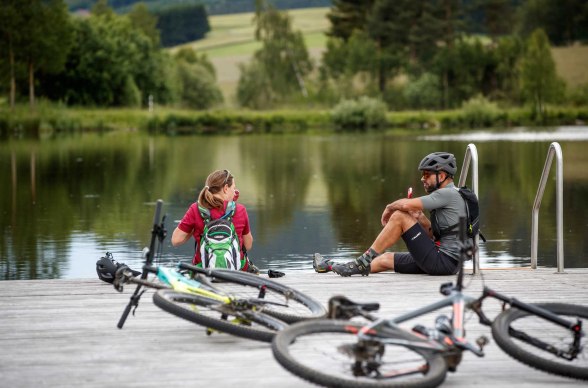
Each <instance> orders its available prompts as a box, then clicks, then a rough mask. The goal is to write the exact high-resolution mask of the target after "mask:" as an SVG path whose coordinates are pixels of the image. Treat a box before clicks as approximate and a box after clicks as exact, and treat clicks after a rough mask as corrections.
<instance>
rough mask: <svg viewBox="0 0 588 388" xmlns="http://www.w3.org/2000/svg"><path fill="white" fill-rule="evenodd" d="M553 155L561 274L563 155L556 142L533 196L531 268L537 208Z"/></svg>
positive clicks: (534, 260)
mask: <svg viewBox="0 0 588 388" xmlns="http://www.w3.org/2000/svg"><path fill="white" fill-rule="evenodd" d="M554 155H555V157H556V160H557V165H556V170H555V186H556V187H555V193H556V198H555V202H556V219H557V221H556V222H557V272H558V273H563V271H564V253H563V154H562V152H561V147H560V145H559V143H557V142H554V143H551V145H550V146H549V150H548V151H547V159H545V166H544V167H543V173H542V174H541V181H540V182H539V188H538V189H537V195H536V196H535V202H534V203H533V214H532V221H531V229H532V231H531V268H533V269H536V268H537V244H538V235H539V227H538V224H539V207H540V206H541V200H542V199H543V193H544V191H545V185H546V183H547V177H548V175H549V171H550V169H551V163H552V162H553V156H554Z"/></svg>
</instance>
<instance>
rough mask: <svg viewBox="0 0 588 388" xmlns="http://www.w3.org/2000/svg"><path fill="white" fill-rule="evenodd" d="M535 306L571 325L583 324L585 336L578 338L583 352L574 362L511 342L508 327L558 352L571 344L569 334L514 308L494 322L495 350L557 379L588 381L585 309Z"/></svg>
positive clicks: (586, 310)
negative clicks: (571, 322) (548, 345)
mask: <svg viewBox="0 0 588 388" xmlns="http://www.w3.org/2000/svg"><path fill="white" fill-rule="evenodd" d="M536 306H539V307H541V308H544V309H546V310H549V311H551V312H552V313H554V314H556V315H559V316H561V317H562V318H564V319H567V320H570V321H573V322H576V321H577V320H578V319H580V320H582V321H583V322H582V323H583V331H584V336H583V337H582V338H581V346H582V347H583V348H582V349H581V352H580V354H578V356H577V359H575V360H572V361H568V360H565V359H563V358H560V357H556V356H555V355H553V354H551V353H549V352H547V351H545V350H542V349H539V348H537V347H534V346H531V345H529V344H526V343H524V342H522V341H520V340H519V339H517V338H513V336H512V335H511V331H510V330H509V329H510V328H511V327H512V328H515V329H517V330H519V331H522V332H524V333H525V334H527V335H529V336H530V337H533V338H535V339H537V340H540V341H542V342H544V343H548V344H552V345H555V346H557V347H558V348H560V349H561V348H566V347H567V345H568V344H571V343H572V341H573V335H572V333H571V331H570V330H567V329H565V328H562V327H560V326H558V325H556V324H554V323H552V322H549V321H547V320H545V319H543V318H541V317H538V316H536V315H534V314H532V313H528V312H526V311H523V310H519V309H517V308H510V309H508V310H505V311H503V312H502V313H500V314H499V315H498V316H497V317H496V319H495V320H494V323H493V324H492V336H493V337H494V340H495V341H496V343H497V344H498V346H500V348H501V349H502V350H504V351H505V352H506V353H507V354H508V355H510V356H511V357H513V358H514V359H516V360H518V361H520V362H522V363H524V364H527V365H529V366H531V367H533V368H536V369H539V370H542V371H544V372H548V373H552V374H556V375H560V376H566V377H572V378H576V379H582V380H588V342H587V341H588V337H587V336H586V332H587V329H588V326H587V325H588V308H587V307H584V306H577V305H571V304H565V303H545V304H537V305H536Z"/></svg>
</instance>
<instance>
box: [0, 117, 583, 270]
mask: <svg viewBox="0 0 588 388" xmlns="http://www.w3.org/2000/svg"><path fill="white" fill-rule="evenodd" d="M568 132H572V133H574V134H578V133H583V134H586V133H588V129H587V128H581V129H578V128H571V129H570V131H568ZM554 133H557V136H565V135H562V134H565V133H566V131H565V130H564V129H557V130H555V131H554ZM475 134H478V135H480V134H483V133H481V132H480V133H475ZM471 135H472V134H468V136H471ZM452 136H453V135H452ZM484 136H485V135H484ZM527 136H528V135H527ZM541 136H544V135H541ZM554 137H556V135H554ZM533 139H534V140H532V141H512V140H513V139H508V140H505V139H498V138H495V139H491V140H487V141H482V140H481V139H478V140H480V142H479V143H476V145H477V148H478V154H479V175H480V180H479V187H480V192H481V195H480V201H481V216H482V230H483V232H484V234H485V235H486V236H487V237H488V238H489V241H488V243H486V244H484V245H482V247H481V255H480V256H481V260H482V267H497V266H528V265H529V259H528V257H529V255H530V235H531V231H530V227H531V209H532V204H533V200H534V198H535V194H536V191H537V186H538V183H539V178H540V175H541V171H542V169H543V165H544V163H545V157H546V155H547V150H548V147H549V144H550V143H551V141H553V139H548V136H547V137H542V138H541V140H537V138H536V137H534V138H533ZM470 141H472V139H471V138H470V137H467V138H455V137H444V136H439V137H434V138H432V137H427V138H416V137H398V136H392V135H376V134H361V135H359V134H358V135H333V136H320V135H283V136H282V135H280V136H246V137H179V138H172V137H149V136H146V135H142V134H137V133H132V134H124V133H112V134H102V135H97V134H87V135H79V136H71V137H66V138H58V139H52V140H44V141H43V142H36V141H9V142H6V143H2V144H0V163H1V164H0V165H1V166H2V168H1V169H0V184H1V185H2V188H3V189H2V191H0V209H1V211H0V279H37V278H76V277H94V276H95V272H94V263H95V262H96V260H97V259H98V258H99V257H100V256H102V255H103V254H104V253H105V252H106V251H111V252H113V253H114V256H115V258H117V259H118V260H120V261H125V262H127V263H129V264H131V265H132V266H136V267H139V266H140V263H139V262H138V260H139V254H140V249H141V248H142V247H143V246H144V245H146V244H147V243H148V238H149V231H150V225H149V224H150V222H151V220H152V212H153V207H154V200H155V199H157V198H162V199H163V200H164V201H165V211H166V213H167V214H168V217H167V220H168V222H167V226H168V229H169V230H170V231H171V230H172V229H173V228H174V227H175V225H176V224H175V223H174V221H177V220H179V219H181V217H182V215H183V213H184V211H185V210H186V208H187V207H188V206H189V204H190V203H191V202H192V201H194V200H195V198H196V196H197V194H198V192H199V191H200V189H201V187H202V185H203V183H204V180H205V178H206V176H207V175H208V173H209V172H210V171H212V170H214V169H217V168H228V169H230V170H231V172H232V173H233V174H234V175H235V177H236V182H237V187H238V188H239V189H240V191H241V197H240V201H242V202H243V203H244V204H245V205H246V206H247V207H248V209H249V214H250V217H251V223H252V229H253V234H254V237H255V243H254V248H253V250H252V252H251V255H252V256H253V257H254V258H255V260H256V262H257V263H258V265H259V266H260V267H262V268H265V269H267V268H273V269H287V270H311V262H310V260H311V256H312V253H313V252H322V253H324V254H327V255H332V256H334V257H339V258H349V257H353V256H355V255H357V254H359V253H360V252H362V251H363V250H364V249H366V248H367V247H368V246H369V244H370V243H371V241H372V240H373V238H374V237H375V236H376V235H377V233H378V232H379V230H380V228H381V226H380V222H379V220H380V215H381V211H382V209H383V207H384V206H385V205H386V204H387V203H388V202H390V201H392V200H394V199H396V198H399V197H402V196H404V195H406V189H407V188H408V187H409V186H411V187H413V189H414V190H415V194H416V195H422V194H424V192H423V189H422V186H421V184H420V182H419V174H418V171H417V169H416V166H417V165H418V163H419V161H420V160H421V158H422V156H423V155H425V154H427V153H429V152H432V151H436V150H441V149H442V150H447V151H449V152H453V153H455V154H456V156H457V158H458V162H460V163H461V161H462V160H463V155H464V152H465V149H466V146H467V144H468V143H469V142H470ZM587 141H588V140H586V138H583V139H582V140H574V141H567V140H563V141H560V144H561V146H562V151H563V155H564V225H565V229H566V230H565V231H564V239H565V244H564V255H565V266H566V267H586V266H588V262H587V260H586V253H587V252H588V249H587V246H586V245H587V243H586V239H585V235H586V229H587V227H588V221H587V219H588V218H587V216H588V214H587V213H588V207H587V206H586V198H588V196H587V194H588V169H587V168H586V166H588V154H587V153H586V152H585V149H586V143H587ZM474 142H476V141H475V140H474ZM552 177H553V178H554V174H553V173H552ZM555 223H556V220H555V189H554V179H549V181H548V184H547V187H546V190H545V195H544V198H543V202H542V207H541V212H540V219H539V240H540V241H539V251H538V253H539V265H540V266H550V267H555V265H556V259H555V257H556V245H557V244H556V241H555ZM393 249H404V246H403V244H399V245H398V246H397V247H394V248H393ZM192 250H193V246H191V244H186V245H185V246H183V247H181V248H172V247H171V246H169V243H168V244H167V245H166V246H165V247H164V249H163V259H162V260H164V261H168V262H172V261H177V260H179V259H186V258H189V257H191V256H192Z"/></svg>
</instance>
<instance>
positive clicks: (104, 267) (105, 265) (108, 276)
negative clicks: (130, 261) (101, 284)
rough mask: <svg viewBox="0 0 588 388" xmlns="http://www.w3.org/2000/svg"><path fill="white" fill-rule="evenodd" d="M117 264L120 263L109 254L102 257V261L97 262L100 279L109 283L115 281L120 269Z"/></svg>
mask: <svg viewBox="0 0 588 388" xmlns="http://www.w3.org/2000/svg"><path fill="white" fill-rule="evenodd" d="M117 264H118V263H117V262H116V261H114V260H113V259H112V255H110V254H109V253H107V254H106V257H101V258H100V260H98V261H97V262H96V273H97V274H98V278H99V279H100V280H103V281H105V282H107V283H112V282H113V281H114V274H115V273H116V269H117V268H118V267H117Z"/></svg>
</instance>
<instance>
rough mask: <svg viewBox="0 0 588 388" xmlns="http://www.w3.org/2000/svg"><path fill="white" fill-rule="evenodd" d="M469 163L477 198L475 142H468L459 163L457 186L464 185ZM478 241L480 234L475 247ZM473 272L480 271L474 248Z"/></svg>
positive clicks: (473, 188)
mask: <svg viewBox="0 0 588 388" xmlns="http://www.w3.org/2000/svg"><path fill="white" fill-rule="evenodd" d="M470 163H471V165H472V187H471V190H472V191H473V192H474V194H476V196H477V197H478V198H480V196H479V195H478V149H477V148H476V145H475V144H468V146H467V148H466V153H465V156H464V159H463V164H462V165H461V166H462V167H461V173H460V174H459V181H458V186H459V187H462V186H463V185H465V181H466V178H467V176H468V172H469V169H470ZM479 242H480V236H476V238H475V240H474V243H475V244H476V247H478V243H479ZM473 262H474V263H473V266H474V268H473V272H474V274H476V273H478V272H480V253H479V249H476V253H475V254H474V259H473Z"/></svg>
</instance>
